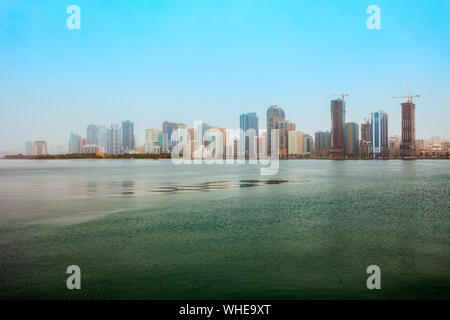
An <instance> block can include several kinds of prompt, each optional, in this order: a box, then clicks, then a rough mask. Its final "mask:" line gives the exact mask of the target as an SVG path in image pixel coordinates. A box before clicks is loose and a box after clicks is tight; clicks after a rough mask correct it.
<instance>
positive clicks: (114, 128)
mask: <svg viewBox="0 0 450 320" xmlns="http://www.w3.org/2000/svg"><path fill="white" fill-rule="evenodd" d="M106 152H107V153H108V154H119V153H120V132H119V125H117V124H112V125H111V127H110V128H109V129H108V130H106Z"/></svg>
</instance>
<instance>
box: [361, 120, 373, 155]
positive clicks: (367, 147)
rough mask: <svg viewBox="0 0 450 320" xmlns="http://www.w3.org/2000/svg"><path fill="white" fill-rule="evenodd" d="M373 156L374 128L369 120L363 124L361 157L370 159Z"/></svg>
mask: <svg viewBox="0 0 450 320" xmlns="http://www.w3.org/2000/svg"><path fill="white" fill-rule="evenodd" d="M371 154H372V126H371V124H370V122H369V120H366V123H363V124H361V140H360V142H359V155H360V156H361V157H362V158H368V157H369V155H371Z"/></svg>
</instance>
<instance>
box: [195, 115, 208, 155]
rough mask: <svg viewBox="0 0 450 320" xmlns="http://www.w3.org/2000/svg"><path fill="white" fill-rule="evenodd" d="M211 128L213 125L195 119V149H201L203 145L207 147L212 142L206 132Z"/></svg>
mask: <svg viewBox="0 0 450 320" xmlns="http://www.w3.org/2000/svg"><path fill="white" fill-rule="evenodd" d="M209 129H211V126H210V125H209V124H207V123H206V122H203V121H195V123H194V135H195V137H194V149H195V150H199V149H201V148H202V147H205V148H206V147H207V146H208V145H209V143H210V141H209V138H208V137H207V136H206V135H205V133H206V132H207V131H208V130H209Z"/></svg>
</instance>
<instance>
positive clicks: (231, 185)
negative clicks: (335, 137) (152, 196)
mask: <svg viewBox="0 0 450 320" xmlns="http://www.w3.org/2000/svg"><path fill="white" fill-rule="evenodd" d="M304 182H311V180H285V179H269V180H238V181H208V182H202V183H197V184H191V185H182V186H163V187H158V188H155V189H152V192H161V193H179V192H194V191H206V192H208V191H213V190H225V189H240V188H249V187H257V186H262V185H265V184H282V183H304Z"/></svg>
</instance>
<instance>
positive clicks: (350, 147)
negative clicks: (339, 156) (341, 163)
mask: <svg viewBox="0 0 450 320" xmlns="http://www.w3.org/2000/svg"><path fill="white" fill-rule="evenodd" d="M345 155H346V156H347V157H350V158H351V157H358V156H359V126H358V125H357V124H356V123H355V122H347V123H346V124H345Z"/></svg>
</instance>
